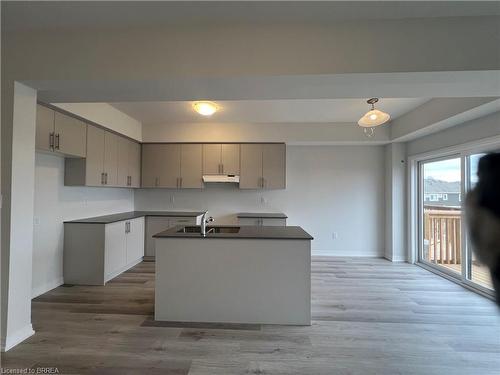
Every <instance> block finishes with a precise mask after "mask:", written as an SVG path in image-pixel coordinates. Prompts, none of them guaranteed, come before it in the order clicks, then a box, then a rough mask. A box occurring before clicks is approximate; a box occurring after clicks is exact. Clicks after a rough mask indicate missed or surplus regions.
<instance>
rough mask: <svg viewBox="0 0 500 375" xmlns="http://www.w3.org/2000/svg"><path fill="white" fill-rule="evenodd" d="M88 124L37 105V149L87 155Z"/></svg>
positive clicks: (79, 156)
mask: <svg viewBox="0 0 500 375" xmlns="http://www.w3.org/2000/svg"><path fill="white" fill-rule="evenodd" d="M86 138H87V124H85V123H84V122H83V121H80V120H77V119H75V118H73V117H69V116H66V115H64V114H62V113H59V112H56V111H54V110H52V109H50V108H47V107H44V106H41V105H37V116H36V149H37V150H40V151H49V152H56V153H59V154H62V155H64V156H67V157H77V158H83V157H85V156H86V154H87V153H86Z"/></svg>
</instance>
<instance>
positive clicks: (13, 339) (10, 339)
mask: <svg viewBox="0 0 500 375" xmlns="http://www.w3.org/2000/svg"><path fill="white" fill-rule="evenodd" d="M34 334H35V331H34V330H33V326H32V325H31V324H28V325H26V326H24V327H23V328H22V329H20V330H18V331H17V332H14V334H11V335H7V337H6V338H5V343H2V352H6V351H8V350H10V349H12V348H13V347H14V346H16V345H18V344H20V343H21V342H23V341H24V340H26V339H27V338H28V337H31V336H33V335H34Z"/></svg>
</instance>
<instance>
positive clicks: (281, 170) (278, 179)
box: [262, 144, 286, 189]
mask: <svg viewBox="0 0 500 375" xmlns="http://www.w3.org/2000/svg"><path fill="white" fill-rule="evenodd" d="M262 177H263V179H262V180H263V187H264V189H284V188H285V187H286V146H285V145H284V144H264V145H262Z"/></svg>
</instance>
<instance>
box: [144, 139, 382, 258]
mask: <svg viewBox="0 0 500 375" xmlns="http://www.w3.org/2000/svg"><path fill="white" fill-rule="evenodd" d="M384 168H385V167H384V148H383V147H382V146H288V148H287V188H286V189H285V190H275V191H269V190H268V191H245V190H239V189H237V188H235V187H233V186H222V187H221V186H212V187H207V188H206V189H204V190H193V191H186V190H183V191H176V190H170V189H158V190H157V189H149V190H148V189H141V190H136V191H135V208H136V209H137V210H143V209H144V210H163V209H196V210H201V209H204V210H205V209H206V210H208V211H209V214H211V215H213V216H214V217H215V218H216V221H217V223H218V224H221V223H235V221H236V217H235V216H234V214H236V213H238V212H244V211H257V212H259V211H271V212H272V211H280V212H284V213H286V214H287V215H288V217H289V219H288V224H289V225H300V226H302V227H303V228H304V229H305V230H306V231H308V232H309V233H310V234H311V235H312V236H313V237H314V241H313V242H312V249H313V252H314V253H315V254H330V255H352V256H363V255H364V256H383V255H384V240H385V238H384V237H385V209H384V204H385V196H384V176H385V175H384V170H385V169H384ZM172 197H173V202H172V200H171V199H172ZM333 232H337V233H338V238H337V239H335V240H334V239H333V238H332V233H333Z"/></svg>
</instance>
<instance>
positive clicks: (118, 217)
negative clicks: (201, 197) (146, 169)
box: [64, 211, 205, 224]
mask: <svg viewBox="0 0 500 375" xmlns="http://www.w3.org/2000/svg"><path fill="white" fill-rule="evenodd" d="M204 213H205V211H129V212H122V213H119V214H112V215H103V216H96V217H89V218H85V219H78V220H69V221H65V222H64V223H87V224H111V223H116V222H118V221H123V220H132V219H136V218H138V217H143V216H160V217H161V216H164V217H196V216H200V215H203V214H204Z"/></svg>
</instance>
